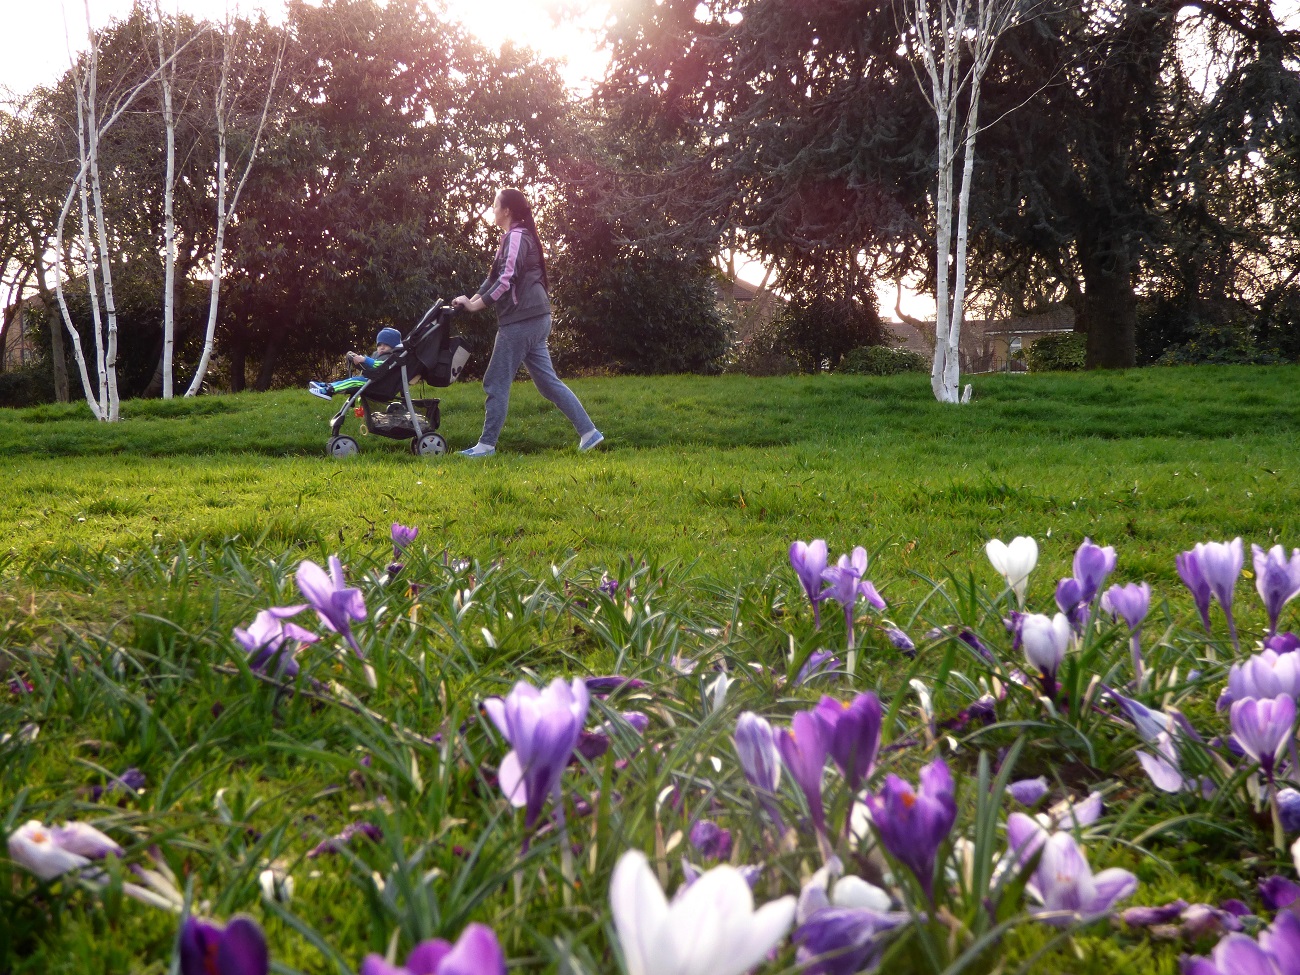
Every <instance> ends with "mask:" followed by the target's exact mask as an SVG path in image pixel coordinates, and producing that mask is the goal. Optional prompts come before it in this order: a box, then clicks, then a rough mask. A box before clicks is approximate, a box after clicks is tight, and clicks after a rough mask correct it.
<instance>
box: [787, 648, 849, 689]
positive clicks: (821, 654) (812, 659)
mask: <svg viewBox="0 0 1300 975" xmlns="http://www.w3.org/2000/svg"><path fill="white" fill-rule="evenodd" d="M839 665H840V660H839V658H838V657H837V656H835V654H833V653H831V652H830V651H829V650H814V651H813V652H812V653H810V654H809V655H808V659H807V660H805V661H804V663H803V666H802V667H800V668H799V673H798V674H796V675H795V678H794V684H795V687H801V686H802V685H804V684H806V683H808V681H810V680H812V679H813V678H814V677H820V676H821V675H822V674H825V673H826V672H827V671H833V670H836V669H837V668H838V667H839Z"/></svg>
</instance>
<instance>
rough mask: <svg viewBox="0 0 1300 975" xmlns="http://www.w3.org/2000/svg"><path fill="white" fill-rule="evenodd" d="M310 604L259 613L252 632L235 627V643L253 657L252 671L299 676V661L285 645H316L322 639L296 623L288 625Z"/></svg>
mask: <svg viewBox="0 0 1300 975" xmlns="http://www.w3.org/2000/svg"><path fill="white" fill-rule="evenodd" d="M306 608H307V604H306V603H303V604H301V605H298V606H272V607H270V608H269V609H264V610H261V611H260V612H258V614H257V615H256V616H255V617H253V622H252V623H250V624H248V629H246V630H245V629H242V628H240V627H238V626H237V627H235V640H236V641H237V642H238V643H239V645H240V646H241V647H243V648H244V650H245V651H247V653H248V654H249V661H248V669H249V670H252V671H255V672H258V673H265V672H267V671H268V670H271V669H272V665H274V667H273V669H274V672H275V676H277V677H293V676H294V675H295V674H297V673H298V661H296V660H294V659H293V653H294V651H293V649H292V648H289V647H286V646H285V645H284V643H285V641H286V640H296V641H297V642H298V643H300V644H303V643H315V642H316V641H317V640H319V639H320V637H318V636H317V635H316V634H315V633H313V632H311V630H305V629H303V628H302V627H301V626H299V625H298V624H296V623H286V622H285V620H286V619H288V618H289V617H291V616H297V615H298V614H299V613H301V612H302V611H303V610H304V609H306Z"/></svg>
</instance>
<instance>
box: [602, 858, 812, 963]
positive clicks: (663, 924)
mask: <svg viewBox="0 0 1300 975" xmlns="http://www.w3.org/2000/svg"><path fill="white" fill-rule="evenodd" d="M609 900H610V906H611V907H612V909H613V914H614V927H615V928H616V929H617V931H618V939H619V943H620V944H621V945H622V948H623V959H624V962H625V964H626V968H627V972H628V975H741V973H743V972H748V971H749V970H750V969H751V968H753V967H754V966H756V965H757V964H758V963H759V962H761V961H762V960H763V959H764V958H765V957H766V956H767V953H768V952H769V951H770V950H771V949H772V948H774V947H776V945H778V944H779V943H780V942H781V940H782V939H783V938H785V936H786V933H787V932H788V931H789V930H790V925H791V924H792V923H793V921H794V909H795V899H794V898H793V897H790V896H786V897H782V898H780V899H779V900H775V901H772V902H770V903H768V904H764V905H763V906H762V907H760V908H759V909H758V910H757V911H755V910H754V898H753V895H752V894H751V893H750V889H749V884H748V883H746V882H745V878H744V877H743V876H742V875H741V873H740V871H738V870H737V869H736V868H735V867H732V866H728V865H726V864H723V865H721V866H717V867H714V868H713V869H712V870H709V871H707V872H706V873H704V874H703V875H702V876H701V877H700V878H699V879H698V880H696V881H695V883H693V884H691V885H690V887H688V888H687V889H686V890H685V891H682V892H679V893H678V896H677V897H676V898H675V899H674V900H673V902H672V903H671V904H670V903H669V902H668V899H667V898H666V897H665V896H664V892H663V889H662V888H660V886H659V882H658V880H656V879H655V875H654V872H653V871H652V870H651V869H650V865H649V863H647V862H646V858H645V855H644V854H643V853H641V852H640V851H639V850H629V851H628V852H626V853H624V854H623V856H622V857H621V858H620V859H619V861H618V865H617V866H616V867H615V868H614V876H613V878H612V880H611V881H610V887H609Z"/></svg>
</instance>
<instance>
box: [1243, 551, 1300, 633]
mask: <svg viewBox="0 0 1300 975" xmlns="http://www.w3.org/2000/svg"><path fill="white" fill-rule="evenodd" d="M1250 551H1251V554H1252V555H1253V556H1254V562H1255V589H1256V590H1257V591H1258V592H1259V598H1260V599H1262V600H1264V609H1265V610H1267V611H1268V633H1269V636H1272V635H1273V634H1274V633H1276V632H1277V618H1278V616H1279V615H1280V614H1281V612H1282V607H1283V606H1285V605H1286V604H1287V603H1289V602H1290V601H1291V600H1292V599H1294V598H1295V597H1296V596H1297V595H1300V548H1293V549H1292V550H1291V558H1290V559H1289V560H1288V559H1287V557H1286V549H1284V548H1283V547H1282V546H1281V545H1274V546H1273V547H1272V548H1271V549H1269V550H1268V551H1267V552H1265V551H1264V550H1263V549H1262V548H1260V547H1259V546H1258V545H1252V546H1251V547H1250Z"/></svg>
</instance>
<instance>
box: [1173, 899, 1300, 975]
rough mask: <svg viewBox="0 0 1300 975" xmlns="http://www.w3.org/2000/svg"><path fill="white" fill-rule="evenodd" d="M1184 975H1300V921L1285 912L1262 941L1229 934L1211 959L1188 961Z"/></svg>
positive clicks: (1217, 946) (1268, 928)
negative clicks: (1298, 973) (1299, 974)
mask: <svg viewBox="0 0 1300 975" xmlns="http://www.w3.org/2000/svg"><path fill="white" fill-rule="evenodd" d="M1182 968H1183V975H1296V973H1297V972H1300V918H1297V917H1296V915H1295V914H1293V913H1291V912H1290V911H1282V912H1281V913H1279V914H1278V916H1277V917H1276V918H1274V920H1273V923H1272V924H1271V925H1269V927H1267V928H1265V929H1264V930H1263V931H1261V932H1260V933H1259V942H1258V943H1256V942H1254V941H1252V940H1251V939H1250V938H1249V937H1247V936H1246V935H1244V934H1229V935H1228V936H1227V937H1225V938H1224V939H1223V940H1221V941H1220V942H1219V943H1218V944H1217V945H1215V946H1214V951H1212V952H1211V953H1210V957H1209V958H1184V959H1183V966H1182Z"/></svg>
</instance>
